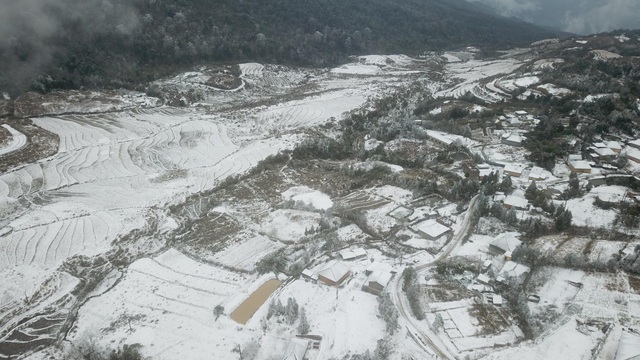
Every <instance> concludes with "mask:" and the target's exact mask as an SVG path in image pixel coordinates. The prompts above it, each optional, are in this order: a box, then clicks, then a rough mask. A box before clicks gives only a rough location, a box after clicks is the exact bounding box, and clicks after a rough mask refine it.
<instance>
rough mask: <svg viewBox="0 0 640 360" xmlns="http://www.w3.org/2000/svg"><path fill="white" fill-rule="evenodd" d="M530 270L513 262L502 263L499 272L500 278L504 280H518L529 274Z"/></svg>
mask: <svg viewBox="0 0 640 360" xmlns="http://www.w3.org/2000/svg"><path fill="white" fill-rule="evenodd" d="M529 271H531V269H530V268H529V267H528V266H526V265H522V264H519V263H517V262H515V261H507V262H506V263H504V266H503V267H502V270H500V276H502V277H503V278H505V279H509V278H520V277H522V276H524V275H526V274H528V273H529Z"/></svg>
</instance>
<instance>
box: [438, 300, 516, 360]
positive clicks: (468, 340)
mask: <svg viewBox="0 0 640 360" xmlns="http://www.w3.org/2000/svg"><path fill="white" fill-rule="evenodd" d="M432 305H433V306H432V307H431V308H432V310H435V309H440V310H438V311H436V312H434V313H432V314H429V315H428V320H431V321H432V320H433V319H434V318H435V316H436V314H438V315H440V317H441V318H442V319H443V325H442V329H440V330H442V334H441V337H443V338H444V339H445V340H448V341H450V342H451V343H452V344H453V345H454V346H455V348H456V349H457V351H458V352H460V353H462V352H467V351H473V350H479V349H483V348H492V347H495V346H504V345H509V344H513V343H515V342H516V341H518V339H520V338H522V336H523V334H522V332H521V331H520V329H519V328H518V327H517V326H516V325H513V324H511V323H510V322H509V321H507V319H508V318H509V315H508V314H507V313H506V311H504V310H503V309H500V308H498V307H495V306H493V305H489V304H482V303H474V302H473V301H470V299H464V300H460V301H451V302H447V303H435V304H432Z"/></svg>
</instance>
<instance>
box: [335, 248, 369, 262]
mask: <svg viewBox="0 0 640 360" xmlns="http://www.w3.org/2000/svg"><path fill="white" fill-rule="evenodd" d="M366 256H367V252H366V251H365V249H363V248H355V249H344V250H340V257H342V259H343V260H351V259H357V258H361V257H366Z"/></svg>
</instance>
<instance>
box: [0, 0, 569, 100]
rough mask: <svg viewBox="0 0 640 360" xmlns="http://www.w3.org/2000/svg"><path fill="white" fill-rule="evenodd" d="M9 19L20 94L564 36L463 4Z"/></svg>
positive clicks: (1, 43)
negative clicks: (189, 72) (189, 70)
mask: <svg viewBox="0 0 640 360" xmlns="http://www.w3.org/2000/svg"><path fill="white" fill-rule="evenodd" d="M4 6H5V5H3V7H4ZM4 10H7V11H4ZM3 12H4V15H0V22H2V23H3V25H0V38H1V39H0V64H1V66H0V91H8V92H10V93H12V94H17V93H20V92H23V91H25V90H28V89H32V90H39V91H48V90H51V89H70V88H79V87H83V86H84V87H89V88H104V87H108V88H113V87H129V88H130V87H135V86H136V85H137V84H140V83H144V82H146V81H149V80H151V79H155V78H157V77H160V76H163V75H166V74H168V73H170V72H172V71H175V70H177V69H181V68H185V67H188V66H192V65H194V64H199V63H205V62H232V61H262V62H270V63H281V64H291V65H301V66H328V65H334V64H337V63H339V62H342V61H345V59H346V57H347V56H348V55H355V54H364V53H405V54H419V53H422V52H424V51H430V50H444V49H451V48H459V47H461V46H469V45H475V46H481V47H489V48H499V47H502V48H504V47H510V46H517V45H523V44H528V43H530V42H532V41H535V40H540V39H543V38H548V37H553V36H557V35H558V34H555V33H552V32H550V31H548V30H544V29H541V28H538V27H535V26H533V25H531V24H527V23H523V22H518V21H515V20H510V19H506V18H501V17H498V16H493V15H490V14H486V13H483V12H479V11H477V10H476V9H475V8H474V7H473V6H471V5H469V4H467V3H465V2H463V1H459V0H348V1H345V0H314V1H309V0H217V1H209V0H207V1H204V0H139V1H130V0H87V1H84V2H78V1H77V0H23V1H17V2H13V3H12V5H7V7H6V9H3Z"/></svg>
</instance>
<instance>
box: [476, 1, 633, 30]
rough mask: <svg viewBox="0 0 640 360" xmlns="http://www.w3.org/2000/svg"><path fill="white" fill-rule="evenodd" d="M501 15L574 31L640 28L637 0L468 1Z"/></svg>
mask: <svg viewBox="0 0 640 360" xmlns="http://www.w3.org/2000/svg"><path fill="white" fill-rule="evenodd" d="M468 1H470V2H474V3H482V4H485V5H488V6H490V7H491V8H493V9H494V10H495V11H496V12H498V13H499V14H500V15H503V16H507V17H517V18H520V19H523V20H526V21H529V22H532V23H534V24H537V25H541V26H548V27H553V28H556V29H559V30H562V31H567V32H570V33H575V34H583V35H585V34H594V33H601V32H608V31H612V30H616V29H638V28H640V16H638V15H640V1H637V0H468Z"/></svg>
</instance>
